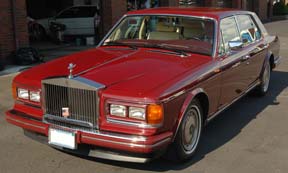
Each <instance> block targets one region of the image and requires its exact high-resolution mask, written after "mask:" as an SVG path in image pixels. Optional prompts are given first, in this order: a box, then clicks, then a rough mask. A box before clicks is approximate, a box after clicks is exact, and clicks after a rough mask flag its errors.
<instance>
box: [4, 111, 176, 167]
mask: <svg viewBox="0 0 288 173" xmlns="http://www.w3.org/2000/svg"><path fill="white" fill-rule="evenodd" d="M6 120H7V122H9V123H11V124H14V125H16V126H19V127H22V128H23V129H24V131H25V134H26V136H28V137H30V138H32V139H35V140H37V141H40V142H42V143H46V144H48V133H49V132H48V131H49V128H50V126H53V128H55V125H50V124H46V123H43V122H42V120H40V119H35V118H31V117H30V116H29V115H26V114H25V113H21V112H18V111H15V110H10V111H8V112H6ZM59 128H62V129H63V127H59ZM64 129H65V128H64ZM66 129H67V128H66ZM67 130H73V129H67ZM75 133H76V141H77V144H78V145H79V146H80V147H79V148H78V149H77V150H70V149H66V148H62V147H57V146H53V147H56V148H58V149H61V150H64V151H67V152H71V153H75V154H81V155H87V156H92V157H96V158H104V159H110V160H119V161H128V162H141V163H143V162H148V161H150V160H151V159H153V158H154V157H157V156H158V155H159V154H158V153H162V152H163V150H164V149H165V148H166V147H167V146H168V144H169V143H170V142H171V140H172V133H170V132H166V133H161V134H159V135H155V136H149V137H146V136H135V135H126V134H118V133H108V132H100V131H97V132H88V131H80V130H77V131H76V130H75ZM84 148H85V149H84Z"/></svg>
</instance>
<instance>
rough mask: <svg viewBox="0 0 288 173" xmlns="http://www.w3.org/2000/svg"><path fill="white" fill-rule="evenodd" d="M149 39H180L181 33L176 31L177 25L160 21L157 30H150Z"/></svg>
mask: <svg viewBox="0 0 288 173" xmlns="http://www.w3.org/2000/svg"><path fill="white" fill-rule="evenodd" d="M147 39H148V40H179V33H177V32H176V29H175V27H173V26H169V25H165V23H163V22H159V23H158V24H157V26H156V31H153V32H150V33H149V35H148V38H147Z"/></svg>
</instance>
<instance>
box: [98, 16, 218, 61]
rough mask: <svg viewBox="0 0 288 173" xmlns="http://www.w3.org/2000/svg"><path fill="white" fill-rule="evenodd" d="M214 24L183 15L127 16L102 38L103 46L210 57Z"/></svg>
mask: <svg viewBox="0 0 288 173" xmlns="http://www.w3.org/2000/svg"><path fill="white" fill-rule="evenodd" d="M214 27H215V26H214V22H213V20H211V19H204V18H196V17H184V16H166V15H165V16H163V15H147V16H145V15H144V16H143V15H141V16H127V17H125V18H124V19H123V20H122V21H121V22H120V24H119V25H118V26H117V27H116V28H115V29H114V30H113V31H112V32H111V34H110V35H109V36H108V37H107V38H106V40H105V41H104V43H103V45H115V43H117V44H116V45H124V44H125V45H128V46H136V47H141V46H143V47H155V48H160V47H161V48H165V47H167V48H169V49H172V48H175V49H177V50H182V51H187V52H193V53H199V54H204V55H212V53H213V46H214Z"/></svg>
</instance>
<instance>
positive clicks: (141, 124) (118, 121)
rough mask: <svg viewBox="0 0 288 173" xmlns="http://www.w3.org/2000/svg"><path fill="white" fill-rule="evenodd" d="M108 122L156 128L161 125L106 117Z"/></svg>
mask: <svg viewBox="0 0 288 173" xmlns="http://www.w3.org/2000/svg"><path fill="white" fill-rule="evenodd" d="M107 122H108V123H114V124H121V125H126V126H135V127H139V128H145V129H149V128H158V127H161V126H162V124H156V125H150V124H143V123H134V122H128V121H120V120H114V119H111V118H107Z"/></svg>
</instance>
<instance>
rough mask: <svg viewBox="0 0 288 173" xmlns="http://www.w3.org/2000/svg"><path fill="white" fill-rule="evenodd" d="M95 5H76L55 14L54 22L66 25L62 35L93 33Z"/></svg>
mask: <svg viewBox="0 0 288 173" xmlns="http://www.w3.org/2000/svg"><path fill="white" fill-rule="evenodd" d="M96 14H97V7H96V6H77V7H71V8H69V9H67V10H64V11H63V12H62V13H60V14H59V15H57V17H56V18H55V22H57V23H62V24H64V25H65V26H66V30H65V31H64V35H94V34H95V26H94V24H95V15H96Z"/></svg>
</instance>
